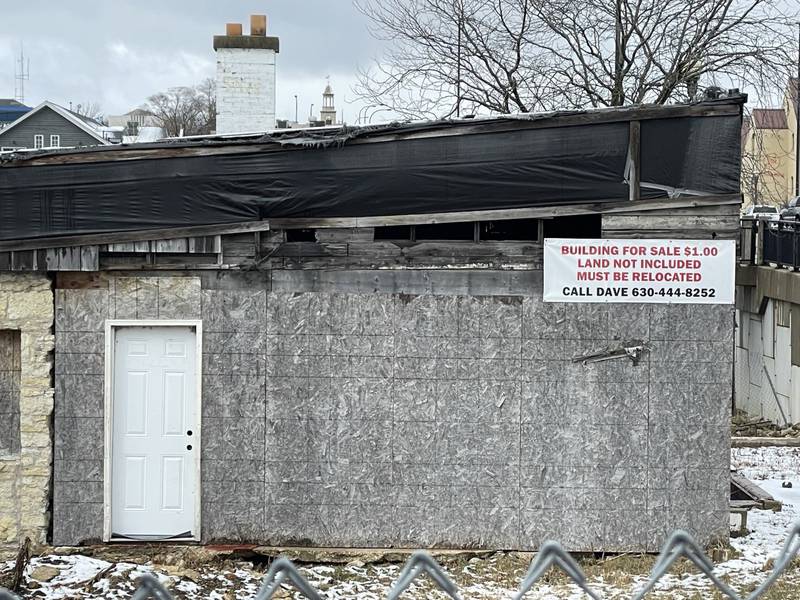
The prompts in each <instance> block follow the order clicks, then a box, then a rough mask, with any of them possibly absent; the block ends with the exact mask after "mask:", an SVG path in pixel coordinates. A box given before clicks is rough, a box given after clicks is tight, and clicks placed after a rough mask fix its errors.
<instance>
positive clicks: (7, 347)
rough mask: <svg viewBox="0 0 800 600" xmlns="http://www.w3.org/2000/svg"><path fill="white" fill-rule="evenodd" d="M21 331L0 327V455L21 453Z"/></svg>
mask: <svg viewBox="0 0 800 600" xmlns="http://www.w3.org/2000/svg"><path fill="white" fill-rule="evenodd" d="M20 372H21V366H20V336H19V331H14V330H9V329H0V456H8V455H11V454H19V447H20V443H19V384H20Z"/></svg>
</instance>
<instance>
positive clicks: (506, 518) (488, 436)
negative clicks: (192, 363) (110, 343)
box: [54, 271, 733, 551]
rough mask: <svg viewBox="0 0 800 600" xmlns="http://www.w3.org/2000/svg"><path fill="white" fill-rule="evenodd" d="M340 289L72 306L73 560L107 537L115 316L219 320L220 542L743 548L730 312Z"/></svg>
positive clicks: (218, 291) (62, 380)
mask: <svg viewBox="0 0 800 600" xmlns="http://www.w3.org/2000/svg"><path fill="white" fill-rule="evenodd" d="M345 275H346V274H345ZM389 277H392V278H393V279H392V289H391V290H389V289H383V287H382V286H383V285H384V283H382V282H385V279H382V278H389ZM482 277H483V278H484V279H485V280H484V279H481V278H482ZM490 279H491V281H492V282H493V283H492V284H491V285H487V284H488V283H490ZM326 281H327V283H326V282H324V281H322V280H321V279H320V280H315V281H314V286H315V291H308V290H307V287H302V286H300V285H297V284H294V283H292V280H291V279H276V278H273V276H272V275H271V274H270V273H251V274H248V275H245V274H233V273H231V274H222V273H210V274H207V275H203V276H202V277H192V276H185V277H169V276H161V277H155V276H153V277H151V276H147V277H123V276H120V277H114V276H113V275H104V276H103V278H102V282H101V284H99V285H97V286H96V287H98V288H101V289H74V290H73V289H63V290H57V293H56V302H57V319H56V324H57V335H58V352H57V359H56V373H57V386H56V420H55V424H56V432H55V434H56V442H55V443H56V446H55V447H56V462H55V507H54V511H55V515H54V541H55V543H57V544H74V543H78V542H82V541H87V540H96V539H99V538H100V537H101V536H102V521H103V519H102V517H103V505H102V501H103V494H102V473H103V471H102V458H103V418H102V417H103V414H102V410H103V408H102V407H103V397H102V394H103V385H102V383H103V382H102V379H103V354H102V353H103V333H102V331H103V322H104V320H105V319H107V318H126V319H130V318H134V319H135V318H143V319H144V318H147V319H152V318H162V319H174V318H186V319H188V318H198V317H199V318H202V320H203V334H204V337H203V348H204V351H203V390H202V404H203V406H202V419H203V428H202V436H203V439H202V519H203V525H202V528H203V529H202V537H203V540H204V541H206V542H210V541H222V540H231V541H253V542H259V543H265V544H276V545H286V544H311V545H319V546H457V547H458V546H461V547H486V548H520V549H533V548H536V547H537V546H538V545H539V544H541V542H542V541H544V540H545V539H547V538H554V539H557V540H559V541H561V542H562V543H563V544H564V546H565V547H566V548H568V549H569V550H574V551H593V550H598V551H599V550H602V551H643V550H647V551H657V550H658V549H659V547H660V545H661V544H662V543H663V542H664V540H665V537H666V535H667V534H668V532H670V531H671V530H673V529H675V528H683V529H687V530H689V531H690V532H692V533H693V534H694V535H696V536H697V537H698V539H699V540H700V541H701V542H704V543H707V542H710V541H712V540H713V539H715V538H724V537H726V536H727V532H728V494H729V429H728V427H729V425H728V423H729V418H730V414H729V413H730V403H731V391H732V365H733V362H732V361H733V308H732V307H729V306H690V305H675V306H669V305H655V304H641V305H613V304H610V305H589V304H549V303H547V304H546V303H543V302H542V301H541V273H536V272H530V273H524V274H519V273H502V272H498V273H487V274H481V276H480V277H479V276H478V275H476V274H473V273H469V272H445V271H442V272H419V273H416V274H415V273H414V272H405V273H403V275H402V279H400V278H399V276H394V275H391V276H390V275H385V274H380V273H379V272H376V273H375V275H374V276H372V277H366V276H365V277H362V278H360V279H354V278H352V277H349V278H348V277H346V276H344V275H343V283H342V284H341V285H339V284H337V283H336V282H335V281H332V280H330V279H328V280H326ZM355 281H360V282H361V283H354V282H355ZM359 286H361V287H362V288H363V289H354V288H359ZM477 288H480V289H481V290H482V292H481V294H480V295H473V294H471V293H465V292H464V290H471V289H477ZM492 290H498V291H500V290H502V295H500V294H498V295H494V294H493V293H492ZM630 339H639V340H646V341H649V342H650V344H651V345H652V351H651V353H650V354H649V355H646V356H645V357H644V359H643V360H642V361H641V362H640V363H639V364H637V365H634V364H633V363H632V362H631V361H629V360H627V359H622V360H611V361H606V362H600V363H594V364H586V365H584V364H581V363H579V362H578V363H576V362H573V360H572V358H573V357H575V356H578V355H582V354H585V353H589V352H596V351H599V350H602V349H603V348H604V347H606V346H607V345H609V344H613V343H615V342H618V341H620V340H630Z"/></svg>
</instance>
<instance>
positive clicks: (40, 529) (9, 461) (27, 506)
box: [0, 273, 53, 546]
mask: <svg viewBox="0 0 800 600" xmlns="http://www.w3.org/2000/svg"><path fill="white" fill-rule="evenodd" d="M52 326H53V292H52V289H51V283H50V280H49V279H48V278H47V277H45V276H43V275H33V274H13V275H12V274H4V273H0V329H5V330H12V331H15V332H19V334H18V335H19V337H18V339H19V342H20V347H19V359H20V360H19V364H18V365H12V366H14V367H17V366H18V367H19V368H18V371H17V369H16V368H15V369H14V370H15V372H16V375H15V380H16V385H17V387H16V389H14V390H13V391H14V394H13V398H11V400H12V401H15V402H16V401H18V403H19V405H18V408H15V409H14V412H16V414H17V417H16V420H14V422H13V424H12V427H11V428H4V429H3V430H2V431H3V432H5V434H7V435H11V436H13V437H14V438H16V441H13V442H12V443H11V444H7V443H5V442H4V441H0V448H4V451H3V452H2V454H0V546H3V545H12V546H14V545H16V544H18V543H19V542H20V541H22V540H24V539H25V538H26V537H30V538H31V541H33V543H34V544H37V545H38V544H44V543H46V541H47V539H46V538H47V531H48V525H49V510H48V508H49V501H50V469H51V460H52V452H51V437H50V436H51V427H50V419H51V417H52V412H53V388H52V380H51V371H52V350H53V334H52ZM3 358H4V357H0V359H3ZM5 358H6V359H7V358H8V357H7V356H6V357H5ZM7 366H8V365H7ZM3 370H4V369H3V366H2V365H0V371H3Z"/></svg>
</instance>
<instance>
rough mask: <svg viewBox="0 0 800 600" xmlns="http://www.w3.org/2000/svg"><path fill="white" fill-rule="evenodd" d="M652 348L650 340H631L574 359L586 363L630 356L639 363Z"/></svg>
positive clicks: (634, 362) (635, 363)
mask: <svg viewBox="0 0 800 600" xmlns="http://www.w3.org/2000/svg"><path fill="white" fill-rule="evenodd" d="M651 349H652V346H651V345H650V342H645V341H642V340H631V341H628V342H622V343H620V344H618V345H616V346H606V347H605V348H603V349H602V350H599V351H597V352H591V353H589V354H584V355H582V356H575V357H573V359H572V362H574V363H581V364H584V365H587V364H591V363H598V362H604V361H607V360H615V359H618V358H630V359H631V362H632V363H633V364H634V365H638V364H639V361H640V360H642V358H643V357H644V355H645V354H647V353H649V352H650V350H651Z"/></svg>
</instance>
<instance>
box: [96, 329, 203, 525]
mask: <svg viewBox="0 0 800 600" xmlns="http://www.w3.org/2000/svg"><path fill="white" fill-rule="evenodd" d="M196 352H197V350H196V344H195V332H194V330H193V329H192V328H190V327H124V328H118V329H116V335H115V337H114V365H113V369H114V378H113V390H112V393H113V396H112V402H113V413H112V414H113V433H112V435H113V438H112V446H111V455H112V459H111V537H112V538H122V537H127V538H133V539H167V538H175V537H181V538H191V537H199V536H198V534H199V532H197V531H195V502H196V496H197V489H198V487H199V481H198V476H199V475H198V472H199V471H198V469H197V468H196V456H197V452H198V451H199V444H198V441H199V440H198V434H199V431H198V427H197V425H198V422H199V413H198V400H197V392H198V390H197V380H196V377H195V375H196V370H197V365H196Z"/></svg>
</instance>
